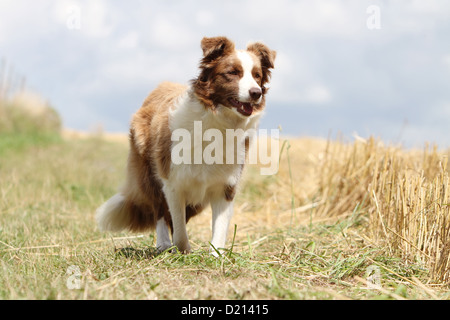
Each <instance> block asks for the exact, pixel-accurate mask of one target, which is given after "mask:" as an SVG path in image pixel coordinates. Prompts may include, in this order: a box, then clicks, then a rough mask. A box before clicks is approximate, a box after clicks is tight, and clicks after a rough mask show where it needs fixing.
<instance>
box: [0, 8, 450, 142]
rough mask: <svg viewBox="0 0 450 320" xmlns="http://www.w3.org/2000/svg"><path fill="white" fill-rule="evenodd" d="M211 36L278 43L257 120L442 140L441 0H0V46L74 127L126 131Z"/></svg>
mask: <svg viewBox="0 0 450 320" xmlns="http://www.w3.org/2000/svg"><path fill="white" fill-rule="evenodd" d="M219 35H221V36H227V37H229V38H230V39H231V40H233V41H234V42H235V43H236V46H237V47H238V48H245V47H246V45H247V44H248V43H250V42H253V41H262V42H264V43H265V44H266V45H268V46H269V47H270V48H271V49H273V50H276V51H277V58H276V61H275V69H274V70H273V74H272V81H271V83H270V91H269V93H268V95H267V105H266V112H265V115H264V117H263V118H262V120H261V125H260V127H261V128H262V129H275V128H279V127H280V128H281V130H282V131H281V134H282V135H286V136H299V137H305V136H307V137H323V138H327V137H332V138H333V137H337V136H344V139H348V140H349V141H351V140H352V139H353V137H354V136H355V135H357V136H360V137H363V138H367V137H369V136H374V137H376V138H380V139H381V140H383V141H384V142H386V143H388V144H395V145H402V146H405V147H419V148H421V147H423V146H424V144H425V143H426V142H430V143H436V144H437V145H438V146H440V147H442V148H447V147H450V134H449V133H450V1H446V0H441V1H438V0H421V1H416V0H405V1H403V0H396V1H381V0H371V1H369V0H321V1H303V0H277V1H263V0H258V1H251V0H237V1H236V0H228V1H215V0H208V1H203V0H199V1H194V0H171V1H162V0H160V1H148V0H147V1H138V0H131V1H126V2H125V1H119V0H108V1H106V0H105V1H103V0H84V1H81V0H79V1H76V0H35V1H31V0H27V1H25V0H0V58H2V59H3V61H7V62H8V64H9V65H12V66H13V67H14V70H15V71H16V72H17V73H20V74H22V75H24V76H25V77H26V85H27V88H29V89H30V90H34V91H37V92H39V93H40V94H41V95H42V96H44V97H45V99H47V100H48V101H49V102H50V103H51V105H52V106H53V107H54V108H55V109H56V110H57V111H58V112H59V113H60V115H61V117H62V119H63V124H64V126H65V127H67V128H71V129H76V130H86V131H90V130H96V129H97V128H99V127H102V128H103V130H105V131H109V132H127V131H128V126H129V122H130V119H131V117H132V114H133V113H134V112H136V111H137V110H138V109H139V107H140V106H141V104H142V102H143V101H144V99H145V97H146V96H147V95H148V94H149V93H150V91H152V90H153V89H154V88H155V87H156V86H157V84H158V83H159V82H162V81H173V82H179V83H188V82H189V81H190V80H191V79H193V78H195V77H196V76H197V75H198V63H199V60H200V58H201V55H202V52H201V49H200V41H201V39H202V38H203V37H204V36H208V37H212V36H219Z"/></svg>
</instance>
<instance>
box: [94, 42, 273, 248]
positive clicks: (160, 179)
mask: <svg viewBox="0 0 450 320" xmlns="http://www.w3.org/2000/svg"><path fill="white" fill-rule="evenodd" d="M201 48H202V50H203V58H202V59H201V61H200V66H199V67H200V73H199V75H198V77H197V78H195V79H193V80H191V82H190V83H189V85H180V84H175V83H171V82H164V83H161V84H160V85H159V86H158V87H157V88H156V89H155V90H154V91H153V92H151V93H150V94H149V96H148V97H147V98H146V99H145V101H144V103H143V105H142V107H141V108H140V109H139V110H138V111H137V112H136V113H135V114H134V115H133V118H132V120H131V125H130V134H129V142H130V151H129V156H128V165H127V177H126V181H125V184H124V185H123V186H122V187H121V189H120V191H119V192H118V193H117V194H116V195H114V196H113V197H112V198H110V199H109V200H107V201H106V202H105V203H104V204H103V205H102V206H101V207H100V208H98V209H97V212H96V219H97V222H98V225H99V228H100V229H101V230H103V231H121V230H123V229H128V230H130V231H134V232H143V231H146V230H149V229H150V230H151V229H153V230H154V229H156V234H157V239H156V246H157V248H158V250H160V251H164V250H167V249H169V248H171V247H172V246H176V247H177V248H178V250H179V251H180V252H182V253H189V252H190V250H191V247H190V244H189V239H188V234H187V231H186V223H187V222H188V221H189V220H190V219H191V218H192V217H193V216H195V215H197V214H199V213H200V212H201V211H202V210H203V209H204V208H205V207H206V206H208V205H211V209H212V240H211V249H210V250H211V253H212V254H214V255H217V254H218V253H219V252H223V250H224V248H225V244H226V238H227V231H228V227H229V223H230V219H231V217H232V215H233V201H234V197H235V194H236V190H237V187H238V183H239V180H240V178H241V175H242V170H243V166H244V164H243V163H242V161H241V162H239V161H226V162H225V163H224V162H222V163H219V162H218V161H217V162H215V163H208V164H207V163H204V162H201V163H198V161H197V162H195V161H194V163H192V162H190V163H189V161H185V162H182V163H180V161H178V162H177V161H174V158H175V156H174V152H173V151H174V150H175V148H176V146H177V144H176V139H175V138H174V137H175V133H176V132H182V133H186V132H187V133H189V134H194V136H195V134H196V133H195V132H194V131H195V129H196V128H199V126H198V124H200V125H201V126H200V130H201V132H200V133H201V134H205V133H206V132H207V131H208V130H210V132H211V130H215V131H212V132H215V133H222V134H225V133H226V132H228V131H227V130H230V129H233V130H242V131H243V132H247V131H248V130H250V129H255V128H257V126H258V122H259V119H260V117H261V115H262V114H263V111H264V107H265V95H266V93H267V91H268V89H267V87H266V85H267V84H268V82H269V80H270V78H271V69H273V68H274V61H275V58H276V51H273V50H271V49H269V48H268V47H267V46H266V45H265V44H263V43H261V42H255V43H251V44H249V45H248V46H247V48H246V49H245V50H237V49H236V48H235V44H234V43H233V42H232V41H231V40H229V39H228V38H226V37H212V38H208V37H205V38H203V39H202V41H201ZM196 125H197V126H196ZM237 140H238V141H237V142H236V144H235V145H234V149H233V151H234V152H238V151H239V152H240V153H242V151H243V153H244V154H245V152H247V151H248V147H249V137H248V136H247V135H238V136H237ZM226 142H227V143H228V142H229V141H228V140H227V141H226ZM227 143H225V144H224V145H223V148H224V149H223V150H224V152H225V153H226V152H228V151H229V150H230V148H229V146H227V145H226V144H227ZM206 148H207V146H206V145H205V143H204V141H202V143H200V144H198V143H197V144H195V143H191V144H189V145H188V148H187V149H185V150H184V151H185V152H186V153H185V154H184V155H183V156H186V158H185V159H187V160H191V159H192V158H193V155H198V154H200V155H201V154H202V152H203V151H205V149H206ZM199 152H200V153H199ZM219 153H220V152H219ZM218 156H219V157H220V155H218ZM178 160H179V159H178ZM169 233H171V234H172V240H171V237H170V235H169ZM218 250H220V251H218Z"/></svg>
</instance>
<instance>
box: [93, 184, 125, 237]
mask: <svg viewBox="0 0 450 320" xmlns="http://www.w3.org/2000/svg"><path fill="white" fill-rule="evenodd" d="M124 199H125V198H124V196H123V195H121V194H120V193H117V194H116V195H114V196H113V197H111V198H110V199H109V200H108V201H106V202H105V203H104V204H103V205H102V206H101V207H100V208H98V209H97V211H96V214H95V218H96V219H97V223H98V226H99V228H100V230H101V231H106V230H108V231H113V232H117V231H121V230H123V229H125V228H126V227H127V221H126V217H124V215H123V214H122V213H121V210H122V207H123V202H124Z"/></svg>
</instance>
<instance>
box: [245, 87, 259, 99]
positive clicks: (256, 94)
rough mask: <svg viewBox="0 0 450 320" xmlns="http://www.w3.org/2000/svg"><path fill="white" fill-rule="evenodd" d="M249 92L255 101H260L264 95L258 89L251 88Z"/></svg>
mask: <svg viewBox="0 0 450 320" xmlns="http://www.w3.org/2000/svg"><path fill="white" fill-rule="evenodd" d="M248 92H249V94H250V97H251V98H252V99H253V100H258V99H259V98H260V97H261V95H262V90H261V89H260V88H257V87H253V88H251V89H250V90H249V91H248Z"/></svg>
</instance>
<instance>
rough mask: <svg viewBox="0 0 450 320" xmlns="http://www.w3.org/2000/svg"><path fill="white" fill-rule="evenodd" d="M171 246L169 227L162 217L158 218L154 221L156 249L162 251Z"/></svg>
mask: <svg viewBox="0 0 450 320" xmlns="http://www.w3.org/2000/svg"><path fill="white" fill-rule="evenodd" d="M171 246H172V242H171V241H170V236H169V229H168V228H167V223H166V221H165V219H164V217H162V218H160V219H159V220H158V221H157V222H156V247H157V248H158V251H160V252H162V251H164V250H167V249H169V248H170V247H171Z"/></svg>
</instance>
